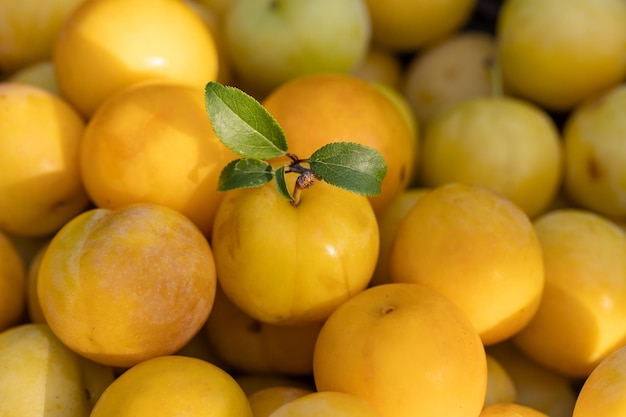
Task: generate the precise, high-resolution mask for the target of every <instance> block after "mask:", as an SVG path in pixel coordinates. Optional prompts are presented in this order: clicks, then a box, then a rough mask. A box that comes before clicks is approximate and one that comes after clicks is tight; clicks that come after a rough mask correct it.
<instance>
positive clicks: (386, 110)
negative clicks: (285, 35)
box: [262, 74, 416, 212]
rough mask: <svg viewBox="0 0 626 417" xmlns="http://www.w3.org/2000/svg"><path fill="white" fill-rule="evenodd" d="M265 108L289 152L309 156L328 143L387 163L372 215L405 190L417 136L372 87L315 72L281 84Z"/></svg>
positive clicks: (373, 199) (399, 112)
mask: <svg viewBox="0 0 626 417" xmlns="http://www.w3.org/2000/svg"><path fill="white" fill-rule="evenodd" d="M262 103H263V105H264V106H265V108H267V110H268V111H269V112H270V113H271V114H272V116H274V117H275V118H276V120H277V121H278V123H279V124H280V125H281V127H282V128H283V130H284V131H285V135H286V137H287V142H288V144H289V152H291V153H293V154H296V155H298V156H299V157H300V158H308V157H309V156H310V155H311V154H312V153H313V152H315V151H316V150H317V149H319V148H321V147H322V146H323V145H326V144H327V143H330V142H340V141H341V142H356V143H360V144H362V145H366V146H371V147H373V148H375V149H377V150H378V151H379V152H380V153H381V154H382V156H383V158H384V159H385V162H386V163H387V168H388V169H387V175H386V176H385V178H384V180H383V183H382V193H381V194H380V195H379V196H376V197H370V198H369V199H370V202H371V203H372V206H373V207H374V210H375V211H376V212H378V211H380V210H382V209H383V208H384V207H385V206H386V205H387V204H389V201H391V199H393V197H394V196H395V195H396V194H398V193H399V192H400V191H401V190H402V189H404V188H406V187H407V186H408V184H409V182H410V180H411V177H412V175H413V170H414V169H415V163H416V161H415V155H416V150H415V147H416V140H415V132H413V131H412V128H411V125H410V124H409V123H407V122H406V115H405V114H404V113H403V111H402V110H400V109H399V108H398V106H397V104H396V103H394V102H393V101H392V100H389V98H388V97H386V95H385V94H384V93H381V92H380V91H379V90H378V89H377V88H375V87H374V86H373V85H371V84H370V83H368V82H367V81H364V80H362V79H360V78H357V77H356V76H351V75H346V74H313V75H308V76H302V77H299V78H296V79H295V80H292V81H290V82H288V83H285V84H283V85H282V86H280V87H279V88H277V89H275V90H274V91H273V92H272V93H270V94H269V96H267V97H266V98H265V99H264V100H263V101H262Z"/></svg>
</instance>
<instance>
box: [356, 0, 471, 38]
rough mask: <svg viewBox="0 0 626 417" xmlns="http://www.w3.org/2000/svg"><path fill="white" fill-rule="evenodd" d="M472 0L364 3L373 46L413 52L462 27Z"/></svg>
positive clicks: (468, 17)
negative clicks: (369, 23)
mask: <svg viewBox="0 0 626 417" xmlns="http://www.w3.org/2000/svg"><path fill="white" fill-rule="evenodd" d="M476 3H477V1H476V0H442V1H437V2H432V1H428V0H414V1H410V2H407V1H403V0H389V1H385V2H382V1H376V0H367V6H368V8H369V14H370V18H371V20H372V41H373V43H374V44H376V45H379V46H380V47H383V48H388V49H391V50H394V51H416V50H418V49H420V48H422V47H424V46H426V45H428V44H431V43H433V42H435V41H438V40H441V39H443V38H445V37H446V36H449V35H451V34H452V33H454V32H455V31H457V30H459V29H460V28H461V27H463V26H464V25H465V24H466V23H467V22H468V20H469V19H470V17H471V14H472V12H473V10H474V7H475V6H476Z"/></svg>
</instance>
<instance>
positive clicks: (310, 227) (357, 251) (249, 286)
mask: <svg viewBox="0 0 626 417" xmlns="http://www.w3.org/2000/svg"><path fill="white" fill-rule="evenodd" d="M287 182H288V183H289V187H290V188H291V187H293V184H294V183H295V178H294V177H293V175H291V176H288V178H287ZM302 194H303V195H302V199H301V201H300V204H299V205H298V206H297V207H294V206H293V205H292V204H291V203H290V202H289V201H288V200H286V199H284V198H283V197H282V196H280V195H279V194H278V193H277V192H276V188H275V185H274V184H273V183H267V184H265V185H263V186H260V187H256V188H243V189H237V190H233V191H229V192H228V193H227V194H226V195H225V196H224V198H223V200H222V202H221V203H220V206H219V207H218V211H217V214H216V216H215V223H214V224H213V234H212V238H211V245H212V248H213V253H214V255H215V265H216V270H217V277H218V280H219V283H220V286H221V288H222V290H224V293H225V294H226V295H227V296H228V298H229V299H230V300H231V301H232V302H233V303H234V304H235V305H236V306H237V307H239V308H240V309H241V310H242V311H244V312H245V313H246V314H248V315H249V316H251V317H252V318H254V319H256V320H259V321H261V322H266V323H272V324H285V325H296V324H298V325H303V324H307V323H315V322H320V321H323V320H324V319H326V317H328V315H329V314H330V313H331V312H332V311H333V310H334V309H335V308H336V307H337V306H339V305H340V304H342V303H343V302H344V301H346V300H347V299H349V298H350V297H352V296H353V295H354V294H357V293H358V292H360V291H361V290H363V289H364V288H365V287H367V285H368V283H369V281H370V279H371V277H372V274H373V272H374V268H375V266H376V260H377V256H378V247H379V236H378V223H377V221H376V216H375V214H374V210H373V209H372V206H371V204H370V203H369V201H368V199H367V197H365V196H362V195H357V194H353V193H351V192H349V191H346V190H343V189H341V188H338V187H334V186H332V185H329V184H327V183H325V182H322V181H320V182H316V183H315V184H314V185H313V186H312V187H311V188H309V189H306V190H304V191H303V192H302Z"/></svg>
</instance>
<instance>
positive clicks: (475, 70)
mask: <svg viewBox="0 0 626 417" xmlns="http://www.w3.org/2000/svg"><path fill="white" fill-rule="evenodd" d="M495 43H496V40H495V38H494V36H493V35H491V34H490V33H489V32H486V31H478V30H468V31H462V32H459V33H455V34H454V35H453V36H450V37H449V38H446V39H444V40H442V41H440V42H438V43H436V44H434V45H432V46H430V47H429V48H427V49H425V50H423V51H421V52H420V53H417V54H413V55H411V56H410V58H409V59H408V62H407V63H406V66H405V67H404V68H403V71H402V82H401V85H400V91H402V93H403V94H404V95H405V96H406V97H407V99H408V101H409V103H410V105H411V108H412V110H413V112H414V113H415V114H416V116H417V119H418V120H419V121H420V124H421V125H422V126H426V125H427V124H428V123H429V122H430V121H431V120H432V119H433V118H434V117H435V116H437V115H439V114H441V113H442V112H444V111H445V110H446V109H447V108H449V107H450V106H451V105H453V104H454V103H457V102H459V101H463V100H466V99H470V98H475V97H485V96H489V95H490V94H491V93H492V80H491V76H490V65H492V63H493V62H494V61H495V50H496V46H495Z"/></svg>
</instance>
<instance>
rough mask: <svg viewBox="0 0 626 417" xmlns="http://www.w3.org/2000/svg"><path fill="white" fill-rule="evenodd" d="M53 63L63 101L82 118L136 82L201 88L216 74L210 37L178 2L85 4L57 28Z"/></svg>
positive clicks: (99, 0) (101, 1)
mask: <svg viewBox="0 0 626 417" xmlns="http://www.w3.org/2000/svg"><path fill="white" fill-rule="evenodd" d="M53 61H54V65H55V71H56V76H57V82H58V85H59V89H60V91H61V93H62V95H63V97H65V98H66V99H67V100H68V101H69V102H70V103H71V104H72V105H73V106H74V107H75V108H76V109H77V110H78V111H79V112H80V113H81V114H82V115H83V116H85V117H90V116H91V115H92V114H93V113H94V112H95V110H96V109H97V108H98V106H99V105H100V104H101V103H102V102H103V101H104V100H105V99H106V98H107V97H109V96H110V95H112V94H114V93H116V92H118V91H120V90H122V89H124V88H127V87H129V86H130V85H132V84H134V83H136V82H139V81H144V80H146V79H154V78H157V79H165V80H169V81H174V82H178V83H182V84H187V85H192V86H196V87H198V88H203V87H204V85H205V84H206V83H207V82H208V81H211V80H215V79H216V78H217V73H218V53H217V47H216V44H215V41H214V39H213V37H212V35H211V32H210V31H209V29H208V28H207V26H206V25H205V24H204V22H203V21H202V19H200V17H198V15H197V14H196V13H195V12H194V11H193V10H191V9H190V8H189V7H188V6H187V5H185V4H184V3H182V2H181V1H178V0H136V1H131V2H127V1H120V0H95V1H94V0H87V1H85V2H84V3H83V4H81V6H80V7H78V8H77V9H76V10H75V11H74V12H73V13H72V15H71V16H70V17H69V18H68V19H67V20H66V21H65V22H64V24H63V26H62V27H61V30H60V33H59V36H58V37H57V38H56V41H55V44H54V53H53Z"/></svg>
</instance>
